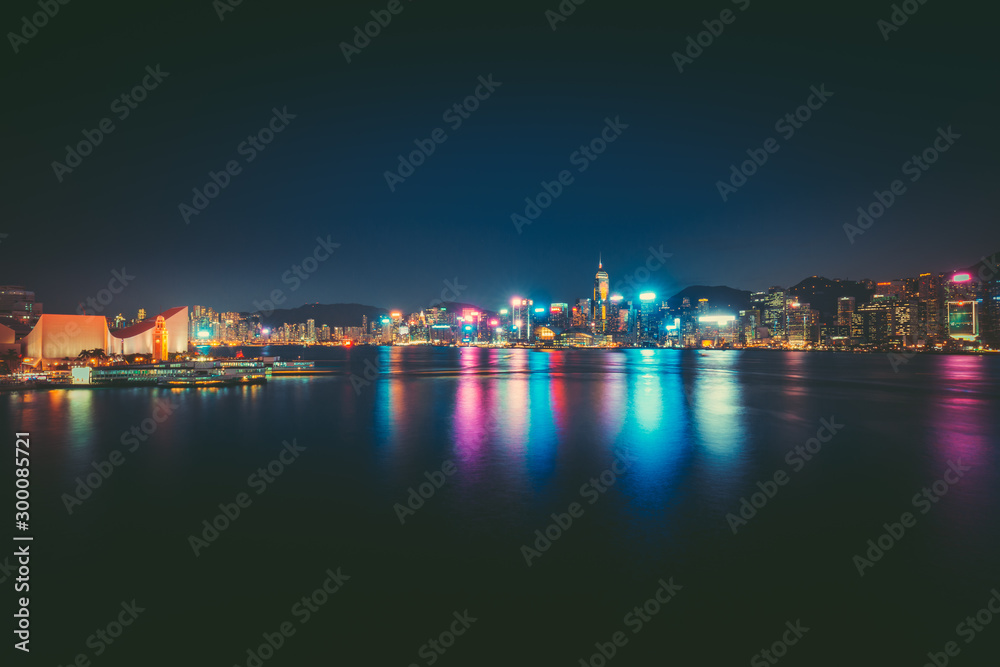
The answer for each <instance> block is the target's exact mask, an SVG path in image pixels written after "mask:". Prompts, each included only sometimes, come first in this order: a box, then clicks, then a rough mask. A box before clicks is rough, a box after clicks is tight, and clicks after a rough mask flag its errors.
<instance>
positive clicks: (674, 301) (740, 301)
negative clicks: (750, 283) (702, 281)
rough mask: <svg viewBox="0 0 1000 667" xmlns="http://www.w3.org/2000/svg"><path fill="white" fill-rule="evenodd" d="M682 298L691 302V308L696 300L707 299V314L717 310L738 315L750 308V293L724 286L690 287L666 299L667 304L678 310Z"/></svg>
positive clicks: (695, 303)
mask: <svg viewBox="0 0 1000 667" xmlns="http://www.w3.org/2000/svg"><path fill="white" fill-rule="evenodd" d="M684 297H687V298H688V299H690V300H691V305H692V306H695V305H697V303H698V299H708V309H709V312H715V311H717V310H718V311H725V312H727V313H731V314H733V315H739V314H740V311H741V310H747V309H749V308H750V292H748V291H746V290H739V289H734V288H732V287H726V286H725V285H716V286H708V285H691V286H690V287H685V288H684V289H682V290H681V291H680V292H678V293H677V294H675V295H673V296H672V297H670V298H669V299H667V304H668V305H669V306H670V307H671V308H679V307H680V305H681V302H682V300H683V299H684Z"/></svg>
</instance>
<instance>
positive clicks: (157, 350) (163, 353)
mask: <svg viewBox="0 0 1000 667" xmlns="http://www.w3.org/2000/svg"><path fill="white" fill-rule="evenodd" d="M169 350H170V347H169V346H168V344H167V321H166V320H165V319H163V316H162V315H159V316H157V318H156V325H155V326H154V328H153V363H154V364H158V363H161V362H164V361H167V359H168V358H169Z"/></svg>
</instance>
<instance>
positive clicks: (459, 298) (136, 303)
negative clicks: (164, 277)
mask: <svg viewBox="0 0 1000 667" xmlns="http://www.w3.org/2000/svg"><path fill="white" fill-rule="evenodd" d="M598 255H599V259H598V267H597V269H598V271H601V272H603V273H605V274H606V275H607V276H609V279H608V296H614V295H618V296H626V298H630V299H632V300H638V295H639V293H640V292H642V291H652V292H654V293H655V294H656V296H657V298H658V299H660V300H666V299H670V298H674V297H675V296H676V295H677V294H679V293H681V292H683V291H684V290H687V289H691V288H697V287H708V288H715V287H725V288H730V289H733V290H738V291H741V292H748V293H754V292H761V291H767V290H768V289H770V288H772V287H775V286H777V287H782V288H790V287H794V286H795V285H798V284H800V283H802V282H803V281H807V280H809V279H810V278H825V279H829V280H833V281H845V282H848V281H849V282H863V281H870V282H873V283H877V282H880V281H886V280H901V279H916V278H918V277H919V276H920V275H924V274H927V273H932V274H935V275H946V274H949V273H955V272H958V271H965V270H970V269H972V268H973V267H976V266H985V267H986V268H987V269H990V267H991V266H993V265H991V264H990V258H991V257H992V256H993V255H991V254H984V255H981V256H980V257H979V258H976V259H974V260H973V261H971V262H969V263H962V264H959V265H958V266H953V267H951V268H948V269H941V268H940V267H938V268H934V267H922V268H921V270H919V271H917V272H914V273H912V274H908V275H907V274H904V275H884V274H885V273H886V272H884V271H880V270H878V269H874V270H873V271H871V272H869V275H865V276H861V277H858V278H850V277H846V276H844V277H840V276H830V275H823V274H821V273H812V274H808V275H806V276H803V277H802V278H800V279H798V280H797V281H795V282H788V283H774V284H771V285H764V286H761V287H760V288H758V289H750V288H747V287H744V286H742V285H731V284H721V283H712V282H709V283H699V284H686V285H680V284H679V283H676V282H674V281H672V280H670V278H669V267H667V266H666V265H665V262H666V261H669V260H671V259H672V258H673V254H672V253H669V252H667V253H664V252H662V247H661V249H660V250H658V249H656V248H653V247H650V248H648V249H647V251H646V261H645V262H639V263H637V264H636V265H635V266H633V267H632V269H631V271H630V270H623V271H622V272H621V273H619V274H616V273H614V268H613V267H612V270H611V271H608V270H607V262H605V260H604V253H603V251H602V252H600V253H598ZM651 263H652V265H653V266H656V268H655V269H654V270H653V271H649V270H648V269H646V273H647V274H648V275H649V278H648V279H646V280H642V281H640V280H638V277H637V276H636V272H637V271H639V272H640V274H641V269H643V268H645V267H648V266H650V264H651ZM297 266H300V267H301V265H297ZM928 268H929V269H930V270H929V271H928ZM126 269H127V267H123V268H122V270H120V271H118V270H116V271H112V272H110V273H109V275H111V276H112V280H111V281H109V282H111V283H114V282H115V281H117V284H116V285H115V284H112V285H109V286H110V289H108V288H107V287H105V288H101V289H99V290H98V291H97V292H95V293H94V294H93V295H90V296H88V297H86V299H85V300H82V301H79V302H77V303H76V304H74V306H73V308H72V309H66V310H64V309H60V307H59V304H64V303H66V298H65V292H62V293H56V294H53V295H45V296H44V298H39V299H38V300H39V301H40V302H42V303H49V304H50V310H48V311H47V312H60V313H66V314H69V313H75V314H89V315H95V314H100V315H104V316H106V317H108V318H109V319H111V320H113V319H114V318H115V317H116V316H117V315H118V314H124V313H126V312H133V313H134V312H137V311H139V310H143V311H146V310H148V311H149V312H159V311H161V310H167V309H168V308H170V307H173V305H175V304H177V303H180V302H181V300H180V299H171V298H170V297H164V298H165V299H166V300H165V301H164V302H163V303H162V304H159V305H155V306H154V307H150V308H147V307H146V305H147V304H149V303H150V302H149V300H148V299H147V298H146V297H145V296H144V295H142V294H134V293H133V294H130V293H129V292H130V290H129V289H128V285H129V283H130V282H131V281H130V280H129V279H130V278H133V277H134V276H130V274H129V273H128V271H127V270H126ZM993 269H994V270H997V271H1000V268H998V267H996V266H993ZM590 275H591V276H593V275H594V274H593V273H591V274H590ZM616 275H623V276H624V277H622V278H618V277H616ZM116 276H117V278H116ZM122 276H124V280H121V279H120V278H121V277H122ZM298 276H304V277H305V280H308V276H309V273H308V272H306V271H305V270H304V269H303V270H301V271H300V272H294V271H292V270H289V272H288V273H287V274H286V275H285V280H284V281H279V282H278V285H276V287H275V289H278V290H280V291H281V292H282V296H283V298H284V300H283V301H282V303H281V304H274V302H273V301H270V300H269V299H267V297H268V296H271V294H269V293H268V294H265V295H263V297H262V298H261V299H258V300H257V302H256V306H257V307H256V308H255V307H253V306H254V305H255V304H253V303H252V302H251V307H250V308H236V307H232V305H233V303H234V301H229V302H227V303H226V304H224V305H219V304H216V303H212V307H213V308H214V309H215V310H217V311H220V312H240V313H251V314H252V313H255V312H260V311H261V310H262V309H261V308H260V307H259V306H261V305H262V304H264V303H268V302H270V304H272V305H271V308H270V309H273V310H279V309H285V310H287V309H294V308H300V307H304V306H308V305H311V304H324V305H336V304H359V305H363V306H370V307H374V308H380V309H383V310H386V311H389V310H400V309H402V310H404V311H406V312H416V311H419V310H421V309H422V308H426V307H430V304H433V303H435V302H443V301H452V302H460V303H468V304H474V305H476V306H478V307H480V308H482V309H484V310H489V311H492V312H496V311H498V310H499V309H500V308H503V307H504V306H503V304H506V303H508V302H509V300H510V298H511V297H512V296H515V295H517V296H524V297H526V298H531V299H532V300H534V301H538V302H539V303H545V304H550V303H563V302H567V303H569V302H573V303H575V302H576V300H577V299H578V298H593V293H594V290H596V289H597V285H596V284H595V285H594V288H593V290H586V291H585V290H583V289H579V288H578V289H577V290H576V291H575V292H574V293H573V294H571V295H566V294H555V293H554V291H553V290H551V289H549V288H546V287H544V286H537V287H534V288H531V287H525V288H521V289H517V288H515V289H512V290H511V291H510V292H509V293H508V294H506V295H503V296H501V297H500V299H499V300H498V301H497V302H496V303H492V304H489V303H484V302H481V301H479V300H477V299H475V298H474V295H475V294H476V293H477V290H476V288H475V287H474V285H476V282H474V281H472V280H468V281H463V279H462V277H461V276H453V277H452V278H447V277H446V278H444V279H443V280H441V281H440V283H439V285H441V286H443V289H441V288H440V287H431V288H429V289H428V293H429V295H430V298H428V299H426V300H425V301H424V302H423V303H422V304H416V305H415V307H413V306H411V305H403V304H401V303H400V302H399V301H400V300H398V299H397V300H394V301H390V303H389V304H388V305H383V304H376V303H366V302H365V301H364V300H362V299H359V298H350V295H348V298H347V299H345V300H343V301H302V302H297V301H294V299H293V297H294V295H295V290H291V289H289V285H291V286H293V287H294V286H295V285H296V284H300V285H301V284H304V282H305V280H303V279H301V278H299V277H298ZM0 277H2V276H0ZM987 278H988V276H987ZM591 280H594V282H595V283H596V282H597V281H596V280H595V279H593V278H591ZM289 281H291V282H289ZM477 282H478V286H479V290H478V292H479V293H481V292H482V291H483V288H482V283H483V282H484V281H477ZM581 282H583V281H581ZM122 283H124V284H122ZM0 285H9V286H18V287H22V288H24V289H27V290H28V291H32V292H35V293H36V294H38V293H39V292H38V290H35V289H32V286H30V285H25V284H23V283H22V282H17V281H11V280H8V281H2V280H0ZM664 285H672V286H673V287H671V288H664V287H663V286H664ZM282 288H284V289H282ZM116 289H117V291H116ZM132 291H133V292H136V291H137V290H134V289H133V290H132ZM101 292H105V293H106V294H109V295H111V296H113V299H112V301H110V302H109V303H107V304H106V305H105V304H102V303H101V302H100V293H101ZM272 292H273V290H272ZM625 292H630V293H631V294H630V295H626V294H625ZM442 294H444V295H442ZM445 297H447V298H445ZM245 300H246V299H245V298H240V297H237V298H236V300H235V301H236V302H240V301H245ZM123 302H124V303H125V304H127V305H116V304H123ZM197 303H205V304H208V303H209V301H208V300H207V299H203V298H199V297H195V299H194V300H192V301H191V302H190V303H187V305H194V304H197ZM53 304H54V305H53ZM111 311H114V312H111ZM126 319H130V318H126ZM136 321H138V320H136Z"/></svg>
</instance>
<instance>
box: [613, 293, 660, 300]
mask: <svg viewBox="0 0 1000 667" xmlns="http://www.w3.org/2000/svg"><path fill="white" fill-rule="evenodd" d="M654 296H655V295H654ZM624 298H625V297H623V296H622V295H621V294H612V295H611V300H612V301H621V300H622V299H624Z"/></svg>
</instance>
